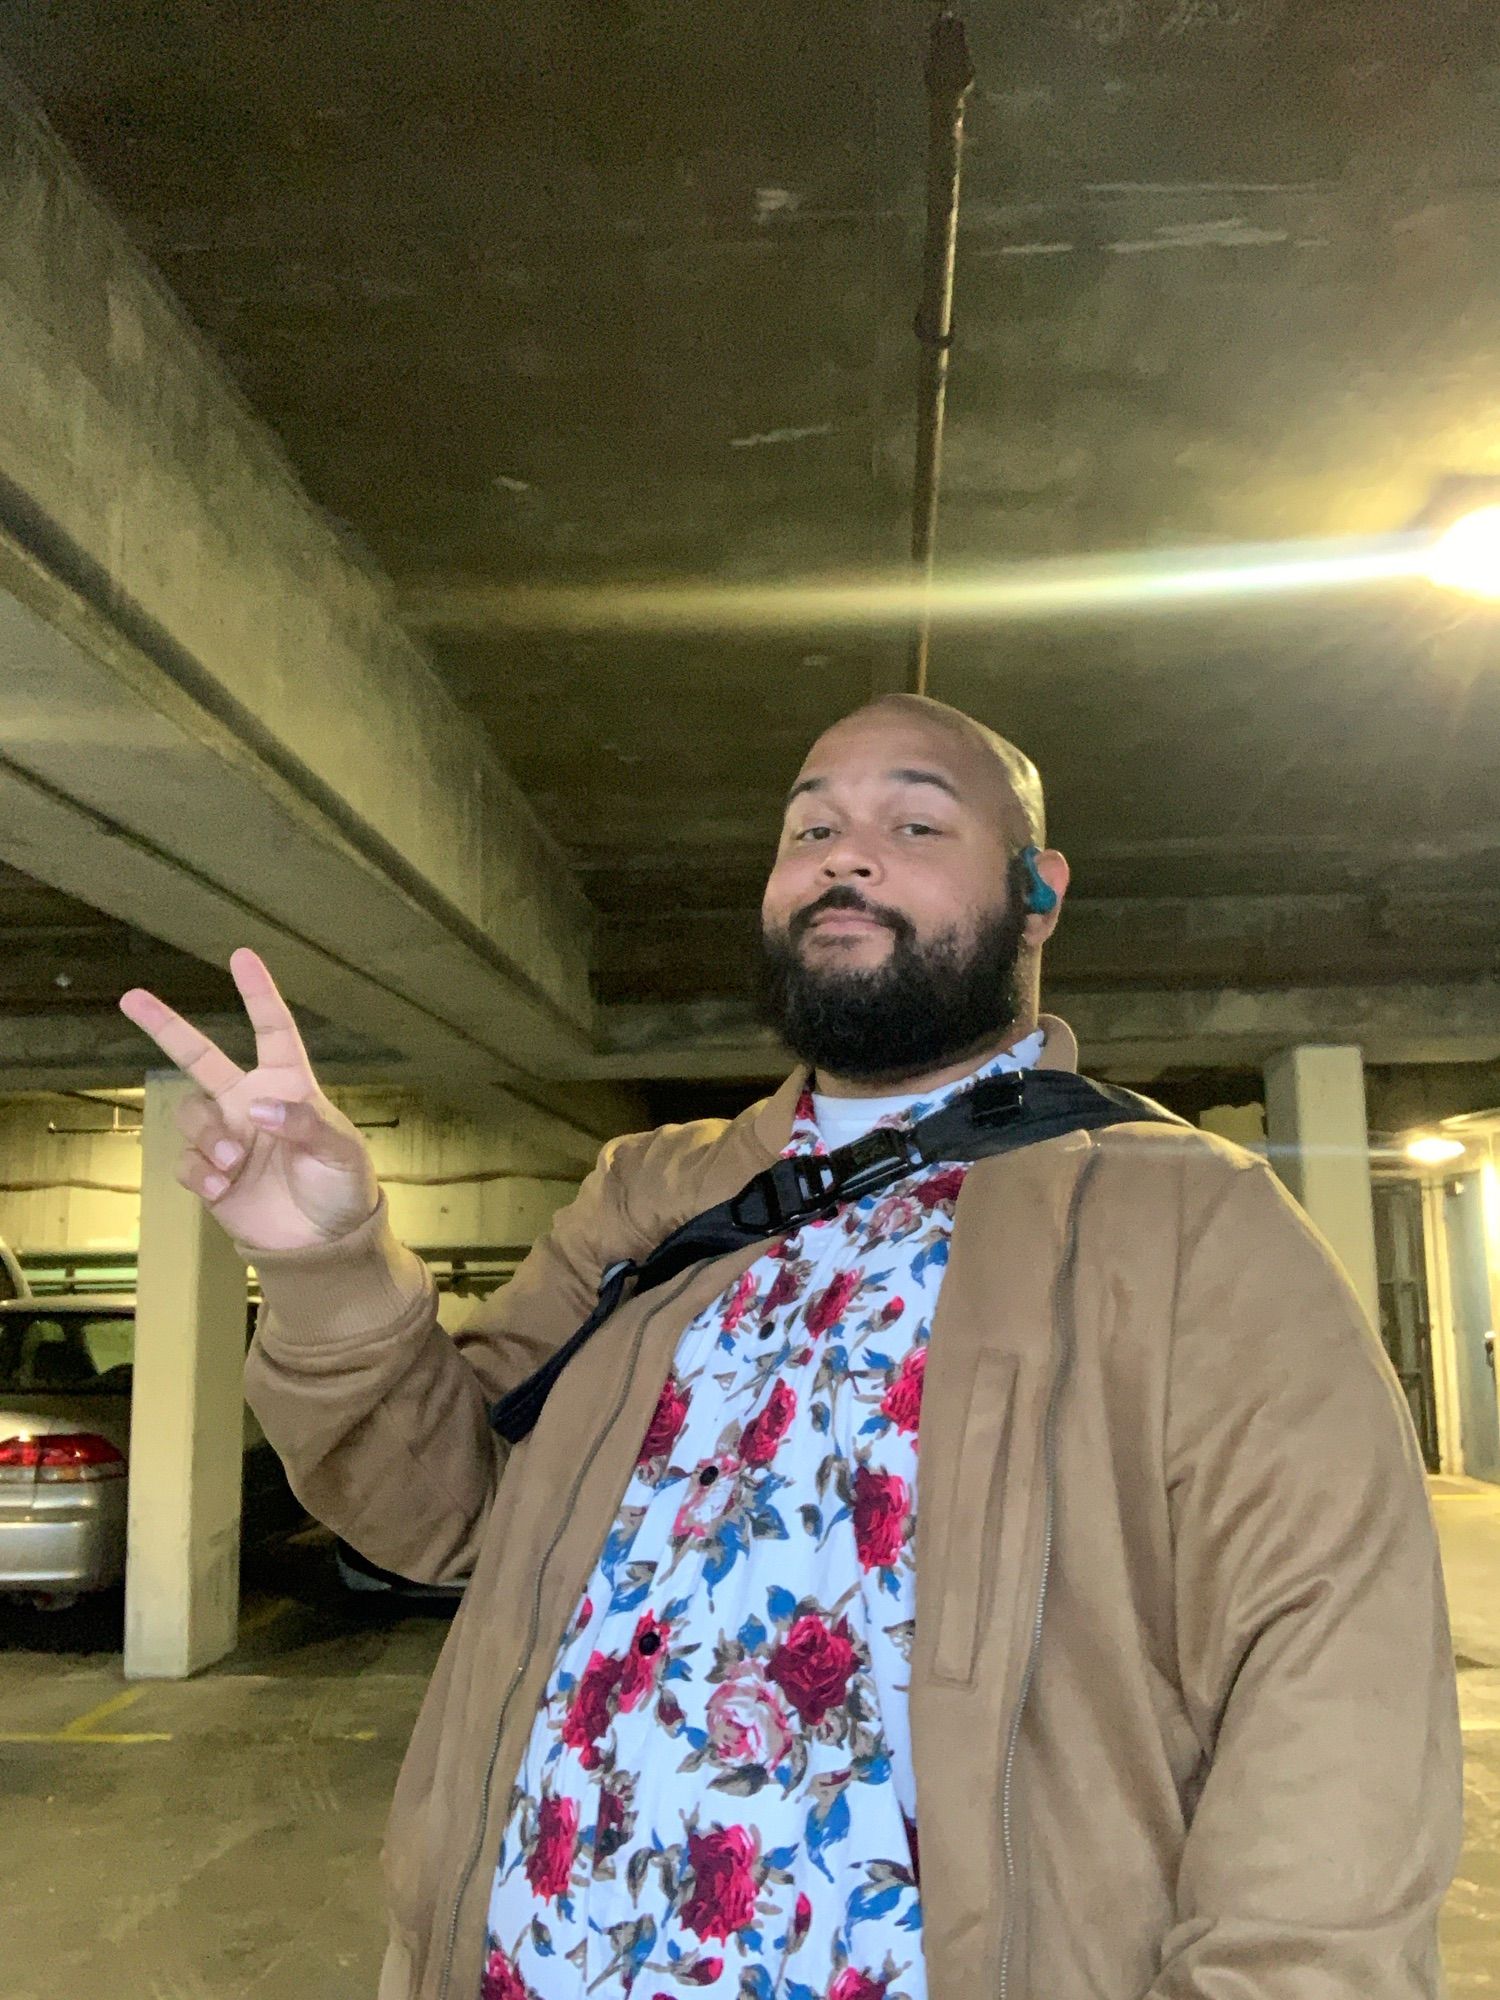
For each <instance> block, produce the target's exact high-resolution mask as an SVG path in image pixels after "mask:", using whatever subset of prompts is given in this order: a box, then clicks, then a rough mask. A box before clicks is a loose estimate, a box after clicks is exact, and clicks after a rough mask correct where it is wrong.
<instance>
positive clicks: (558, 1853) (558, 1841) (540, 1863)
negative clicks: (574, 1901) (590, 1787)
mask: <svg viewBox="0 0 1500 2000" xmlns="http://www.w3.org/2000/svg"><path fill="white" fill-rule="evenodd" d="M577 1851H578V1801H577V1800H576V1799H559V1798H545V1799H543V1800H542V1803H541V1806H540V1807H539V1808H538V1812H537V1831H536V1846H535V1847H534V1848H533V1849H532V1851H531V1853H530V1854H528V1855H527V1857H526V1880H527V1881H528V1882H529V1883H530V1884H531V1888H532V1893H533V1894H534V1895H537V1896H540V1897H541V1899H542V1901H543V1902H544V1903H548V1902H551V1901H552V1900H553V1899H554V1898H555V1897H558V1896H566V1895H567V1893H568V1884H569V1882H570V1881H571V1880H572V1877H573V1857H574V1855H575V1854H576V1853H577Z"/></svg>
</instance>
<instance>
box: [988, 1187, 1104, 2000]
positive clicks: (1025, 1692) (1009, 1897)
mask: <svg viewBox="0 0 1500 2000" xmlns="http://www.w3.org/2000/svg"><path fill="white" fill-rule="evenodd" d="M1098 1158H1099V1154H1098V1153H1097V1152H1091V1153H1090V1155H1089V1158H1088V1159H1087V1160H1085V1161H1084V1163H1083V1166H1082V1168H1081V1169H1080V1171H1079V1175H1078V1181H1077V1185H1076V1186H1075V1187H1074V1189H1073V1198H1072V1200H1071V1201H1070V1202H1069V1204H1068V1224H1067V1228H1068V1237H1067V1244H1066V1247H1065V1249H1064V1252H1063V1261H1062V1263H1061V1265H1060V1266H1059V1268H1058V1273H1057V1283H1056V1287H1055V1289H1054V1294H1053V1297H1054V1301H1055V1303H1054V1307H1053V1315H1054V1318H1055V1320H1056V1322H1057V1325H1058V1329H1059V1343H1058V1357H1057V1372H1056V1374H1055V1375H1054V1376H1053V1379H1052V1388H1051V1391H1050V1393H1049V1394H1048V1397H1047V1414H1046V1416H1045V1418H1044V1419H1043V1423H1042V1490H1043V1502H1042V1507H1043V1513H1042V1522H1043V1525H1042V1564H1041V1570H1040V1573H1039V1574H1038V1577H1037V1587H1036V1607H1035V1610H1034V1612H1033V1615H1032V1620H1031V1646H1030V1649H1029V1651H1028V1653H1027V1655H1026V1670H1025V1672H1024V1673H1023V1674H1022V1676H1021V1686H1020V1690H1019V1692H1018V1693H1017V1695H1016V1706H1015V1710H1014V1712H1013V1713H1012V1715H1011V1719H1010V1734H1009V1737H1008V1738H1007V1741H1006V1745H1005V1768H1004V1774H1003V1776H1002V1778H1001V1781H1000V1839H1001V1845H1002V1847H1003V1849H1004V1855H1005V1927H1004V1930H1003V1931H1002V1933H1001V1939H1000V1990H999V2000H1007V1996H1008V1993H1009V1989H1010V1953H1011V1945H1012V1943H1013V1941H1014V1938H1015V1927H1016V1849H1015V1829H1014V1824H1013V1818H1012V1812H1013V1800H1012V1779H1013V1777H1014V1774H1015V1767H1016V1749H1017V1746H1018V1745H1019V1743H1020V1741H1021V1721H1022V1718H1023V1717H1024V1715H1025V1713H1026V1703H1027V1700H1028V1698H1029V1697H1030V1694H1031V1686H1032V1682H1033V1681H1034V1680H1035V1679H1036V1669H1037V1660H1038V1658H1039V1656H1040V1654H1041V1650H1042V1618H1043V1615H1044V1613H1045V1611H1046V1607H1047V1584H1048V1581H1049V1579H1050V1577H1051V1574H1052V1542H1053V1534H1054V1530H1055V1527H1056V1489H1057V1412H1058V1406H1059V1404H1060V1402H1061V1400H1062V1390H1063V1384H1064V1382H1065V1381H1066V1379H1067V1374H1068V1368H1069V1364H1070V1363H1071V1361H1072V1359H1073V1334H1074V1327H1073V1314H1072V1294H1073V1272H1074V1269H1075V1267H1076V1266H1077V1262H1078V1210H1079V1206H1080V1204H1081V1202H1082V1199H1083V1192H1084V1188H1085V1185H1086V1184H1087V1181H1088V1177H1089V1174H1090V1172H1091V1171H1092V1169H1093V1167H1094V1164H1095V1162H1096V1161H1097V1160H1098Z"/></svg>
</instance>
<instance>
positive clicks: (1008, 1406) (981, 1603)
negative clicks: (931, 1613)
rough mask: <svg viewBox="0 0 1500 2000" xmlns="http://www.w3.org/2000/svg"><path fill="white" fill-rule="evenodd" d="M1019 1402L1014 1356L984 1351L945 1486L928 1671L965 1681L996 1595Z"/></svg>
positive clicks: (968, 1679) (971, 1673) (969, 1678)
mask: <svg viewBox="0 0 1500 2000" xmlns="http://www.w3.org/2000/svg"><path fill="white" fill-rule="evenodd" d="M1015 1401H1016V1357H1015V1355H1013V1354H996V1353H993V1352H984V1353H981V1354H980V1355H979V1357H978V1360H977V1361H976V1363H975V1367H974V1380H973V1385H972V1387H971V1389H970V1392H969V1403H968V1408H967V1410H966V1411H965V1414H964V1422H963V1429H962V1431H961V1433H960V1436H959V1441H958V1449H957V1451H956V1452H955V1454H954V1463H953V1469H952V1473H951V1475H950V1479H949V1488H948V1533H947V1536H946V1537H945V1540H944V1546H943V1549H942V1553H941V1555H940V1557H939V1562H940V1565H941V1569H940V1578H939V1590H938V1594H937V1604H938V1614H937V1621H938V1629H937V1644H936V1647H935V1649H934V1652H933V1676H934V1678H935V1679H937V1680H940V1681H949V1682H958V1683H960V1684H962V1685H965V1686H967V1685H968V1683H969V1682H971V1681H972V1680H973V1678H974V1668H975V1656H976V1653H977V1651H978V1647H979V1634H980V1631H981V1629H982V1627H983V1624H984V1620H985V1616H986V1614H987V1612H988V1611H989V1609H990V1606H991V1604H992V1602H993V1599H994V1586H995V1559H996V1542H997V1537H998V1534H999V1529H1000V1522H999V1518H998V1517H999V1509H1000V1492H1001V1487H1002V1485H1003V1482H1004V1473H1005V1459H1006V1453H1007V1450H1008V1448H1009V1445H1010V1433H1011V1420H1012V1415H1013V1413H1014V1410H1015Z"/></svg>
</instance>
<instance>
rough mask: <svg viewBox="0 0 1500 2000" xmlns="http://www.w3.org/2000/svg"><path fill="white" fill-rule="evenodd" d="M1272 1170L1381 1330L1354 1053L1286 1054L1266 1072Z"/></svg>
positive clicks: (1361, 1080) (1366, 1143)
mask: <svg viewBox="0 0 1500 2000" xmlns="http://www.w3.org/2000/svg"><path fill="white" fill-rule="evenodd" d="M1266 1140H1267V1144H1268V1145H1269V1147H1270V1154H1271V1164H1272V1165H1273V1166H1274V1167H1275V1169H1276V1171H1277V1173H1278V1174H1279V1175H1280V1176H1281V1178H1282V1180H1283V1181H1284V1182H1285V1183H1286V1185H1287V1187H1288V1188H1289V1189H1290V1191H1291V1193H1292V1194H1293V1195H1295V1196H1296V1198H1297V1200H1298V1201H1299V1202H1301V1204H1302V1206H1303V1207H1304V1208H1305V1209H1306V1210H1307V1212H1308V1214H1309V1215H1310V1216H1311V1217H1312V1219H1313V1221H1314V1223H1315V1224H1316V1225H1317V1227H1318V1228H1319V1229H1320V1230H1321V1231H1322V1232H1323V1234H1324V1236H1326V1237H1327V1239H1328V1241H1329V1243H1330V1244H1332V1246H1333V1251H1334V1254H1335V1256H1336V1257H1337V1258H1338V1260H1339V1262H1340V1263H1341V1264H1342V1265H1343V1267H1344V1269H1345V1270H1346V1271H1347V1272H1348V1274H1349V1278H1350V1281H1351V1283H1352V1284H1353V1286H1354V1289H1355V1292H1356V1293H1357V1294H1358V1296H1359V1302H1360V1304H1361V1305H1362V1306H1363V1307H1364V1309H1365V1312H1366V1314H1367V1316H1368V1318H1369V1321H1370V1324H1371V1326H1373V1327H1375V1328H1377V1329H1378V1328H1379V1326H1380V1286H1379V1280H1378V1278H1377V1276H1376V1268H1375V1205H1374V1201H1373V1198H1372V1196H1371V1191H1370V1131H1369V1123H1368V1116H1367V1113H1366V1110H1365V1070H1364V1060H1363V1058H1362V1057H1361V1055H1360V1052H1359V1050H1358V1049H1357V1048H1323V1047H1318V1046H1304V1047H1302V1048H1295V1049H1285V1050H1283V1052H1282V1053H1281V1054H1280V1055H1278V1056H1273V1057H1272V1058H1271V1060H1270V1062H1268V1063H1267V1064H1266Z"/></svg>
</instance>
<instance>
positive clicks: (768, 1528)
mask: <svg viewBox="0 0 1500 2000" xmlns="http://www.w3.org/2000/svg"><path fill="white" fill-rule="evenodd" d="M751 1529H752V1532H753V1533H754V1534H755V1536H756V1538H757V1540H759V1541H762V1542H784V1541H785V1540H786V1539H787V1532H786V1522H785V1521H783V1520H782V1518H781V1516H780V1515H779V1514H778V1513H777V1511H776V1509H775V1508H774V1507H757V1508H756V1510H755V1513H754V1515H753V1517H752V1519H751Z"/></svg>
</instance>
